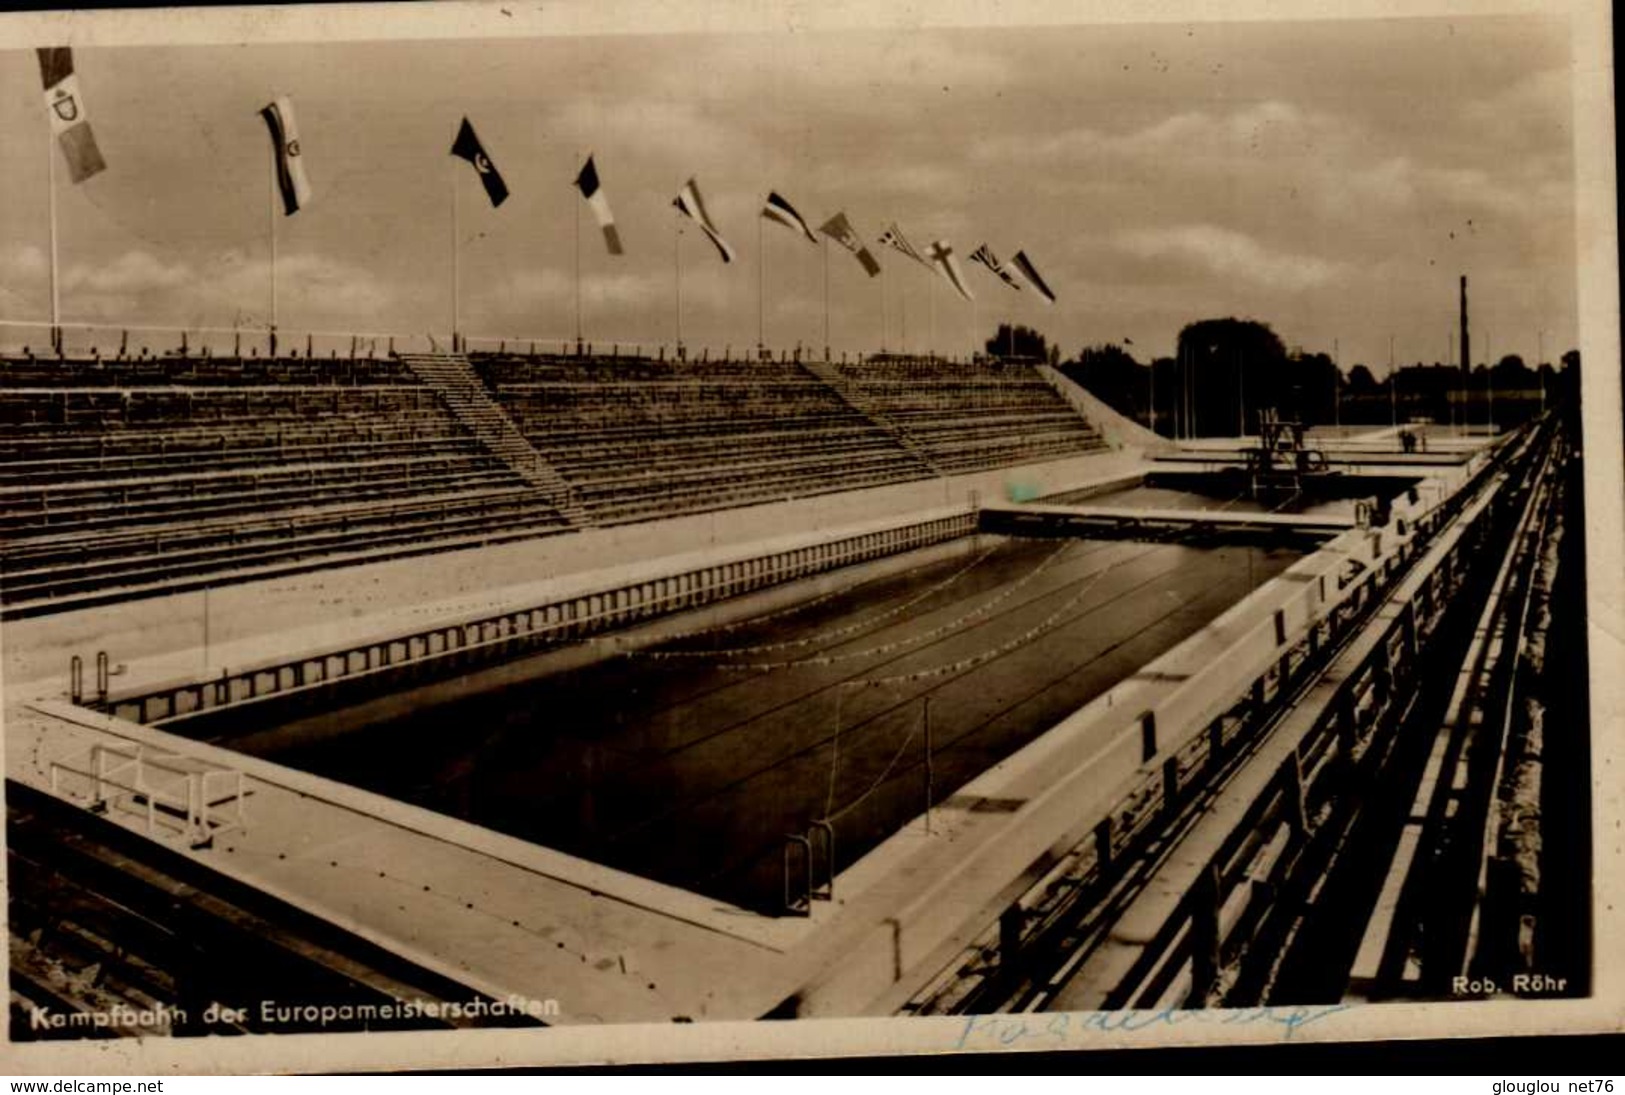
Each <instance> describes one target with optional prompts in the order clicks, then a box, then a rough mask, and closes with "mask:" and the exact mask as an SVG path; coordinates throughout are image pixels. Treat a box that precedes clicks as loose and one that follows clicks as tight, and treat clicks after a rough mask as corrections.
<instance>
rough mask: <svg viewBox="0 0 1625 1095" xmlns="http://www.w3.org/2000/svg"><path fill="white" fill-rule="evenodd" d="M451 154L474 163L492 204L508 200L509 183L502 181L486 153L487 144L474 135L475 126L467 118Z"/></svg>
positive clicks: (452, 146)
mask: <svg viewBox="0 0 1625 1095" xmlns="http://www.w3.org/2000/svg"><path fill="white" fill-rule="evenodd" d="M451 154H452V155H453V156H459V157H461V158H462V159H465V160H467V161H468V162H469V163H471V164H473V165H474V170H475V171H477V172H479V175H480V182H482V183H484V184H485V195H486V197H488V198H490V199H491V204H492V206H498V205H501V204H502V203H503V202H505V201H507V200H508V184H507V183H505V182H503V181H502V176H501V175H499V174H498V173H497V169H496V165H495V164H493V163H492V162H491V157H489V156H487V155H486V154H485V146H484V145H482V144H480V139H479V138H478V137H476V136H475V135H474V127H473V126H471V125H469V124H468V119H467V118H464V119H463V125H462V128H460V129H458V130H457V139H456V140H455V141H453V142H452V143H451Z"/></svg>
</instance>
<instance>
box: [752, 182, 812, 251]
mask: <svg viewBox="0 0 1625 1095" xmlns="http://www.w3.org/2000/svg"><path fill="white" fill-rule="evenodd" d="M762 216H764V217H766V218H767V219H768V220H770V221H774V222H776V223H778V224H782V225H784V226H785V227H786V228H788V229H790V230H791V231H792V232H800V233H801V234H802V235H803V236H805V237H807V242H808V243H817V242H818V237H817V236H815V235H813V232H812V229H811V228H808V227H807V222H806V221H804V220H802V219H801V214H800V213H797V212H796V209H795V206H793V205H791V204H790V203H789V202H788V201H786V200H785V199H784V198H783V197H781V196H780V194H779V192H778V191H777V190H774V191H772V192H770V193H769V194H768V195H767V202H766V204H765V205H763V206H762Z"/></svg>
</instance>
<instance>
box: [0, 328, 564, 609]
mask: <svg viewBox="0 0 1625 1095" xmlns="http://www.w3.org/2000/svg"><path fill="white" fill-rule="evenodd" d="M0 393H3V398H0V596H3V598H4V600H5V602H6V603H7V605H8V607H9V606H12V605H16V604H19V603H23V602H36V601H44V600H46V599H53V598H54V599H58V600H60V599H61V598H67V597H74V596H82V595H85V594H97V593H104V592H107V591H122V592H123V593H124V594H130V593H135V592H137V591H138V590H140V589H156V590H162V589H172V588H188V587H189V586H193V585H196V584H199V583H201V582H208V581H211V580H215V579H217V578H222V577H226V576H228V575H231V574H234V573H235V574H238V575H241V574H243V573H244V572H245V571H246V570H248V569H250V568H252V569H253V570H254V571H255V572H256V573H266V572H268V571H270V572H274V571H277V570H279V569H296V568H300V567H302V566H308V565H311V563H312V561H321V562H329V561H330V562H338V561H341V560H343V559H355V560H363V559H374V558H387V557H390V556H393V555H399V554H407V553H416V552H420V551H424V550H433V549H435V548H436V547H448V546H456V545H458V544H463V543H482V542H491V541H493V540H497V539H513V538H518V537H523V536H535V535H540V534H545V533H548V532H555V531H562V530H563V529H565V528H567V527H568V525H567V523H566V522H565V521H564V519H563V518H562V517H561V516H560V515H559V513H558V511H557V510H556V509H555V508H554V507H553V506H552V505H551V504H550V503H549V502H548V500H547V494H546V492H545V491H541V490H538V489H536V488H534V487H531V486H529V485H527V484H526V483H525V481H524V480H522V479H521V478H520V477H519V476H518V475H516V474H514V472H513V471H512V470H510V468H509V467H508V466H507V465H506V464H505V463H503V462H502V461H501V460H499V459H497V458H495V457H493V456H491V455H490V454H489V453H488V452H487V451H486V450H485V449H484V447H483V446H481V445H480V443H479V442H478V441H476V440H475V439H474V438H473V437H472V436H471V435H470V434H469V433H468V431H467V430H465V429H464V428H463V427H462V426H461V425H460V424H459V423H458V422H457V420H456V418H455V417H454V416H453V415H452V414H451V413H450V412H449V411H448V409H447V408H446V406H445V405H444V404H443V402H442V401H441V399H440V397H439V396H438V395H437V393H436V392H435V391H434V390H433V389H431V388H428V387H426V386H424V385H422V384H420V383H419V382H418V381H417V379H416V378H415V377H414V376H413V375H412V373H411V371H410V370H409V369H406V368H405V367H404V366H402V365H401V364H399V363H398V362H396V361H393V360H371V359H357V360H354V361H352V360H339V361H330V360H322V359H319V358H318V359H314V360H312V359H308V358H294V357H290V358H286V359H282V360H277V361H269V360H265V359H258V360H256V359H233V358H212V359H208V358H196V357H191V358H181V357H177V356H169V357H163V358H156V359H155V358H145V357H141V358H136V359H128V358H126V359H121V360H114V361H95V360H66V361H59V360H43V361H41V360H35V361H30V360H28V359H26V358H24V359H21V360H17V359H6V360H4V361H0Z"/></svg>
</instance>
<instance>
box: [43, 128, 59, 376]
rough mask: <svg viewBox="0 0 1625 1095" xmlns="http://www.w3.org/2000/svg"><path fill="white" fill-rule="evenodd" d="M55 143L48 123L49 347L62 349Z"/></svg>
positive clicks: (46, 151) (46, 129) (46, 148)
mask: <svg viewBox="0 0 1625 1095" xmlns="http://www.w3.org/2000/svg"><path fill="white" fill-rule="evenodd" d="M55 143H56V134H55V133H54V132H53V131H52V129H51V127H50V125H47V126H46V127H45V172H46V180H47V182H46V193H47V194H49V196H50V204H51V349H53V350H55V351H57V352H59V353H60V352H61V350H62V328H61V326H60V323H61V321H62V315H61V301H60V299H59V297H58V289H57V276H56V150H55V149H53V148H52V147H51V146H52V145H54V144H55Z"/></svg>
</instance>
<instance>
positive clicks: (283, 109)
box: [260, 95, 310, 217]
mask: <svg viewBox="0 0 1625 1095" xmlns="http://www.w3.org/2000/svg"><path fill="white" fill-rule="evenodd" d="M260 117H262V118H264V119H265V125H266V127H267V128H268V129H270V131H271V144H272V146H273V147H274V152H273V155H275V156H276V185H277V189H278V190H280V191H281V192H282V212H283V215H284V216H289V217H291V216H293V215H294V214H295V213H297V212H299V210H300V208H301V207H303V206H304V205H306V204H308V203H309V202H310V180H308V179H306V178H305V158H304V156H303V155H301V154H300V151H299V129H298V127H297V126H296V125H294V121H293V102H292V101H291V100H289V99H288V97H287V96H285V95H284V96H278V97H277V98H275V99H273V100H271V102H270V103H269V104H267V105H266V106H265V107H264V108H263V109H261V110H260Z"/></svg>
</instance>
